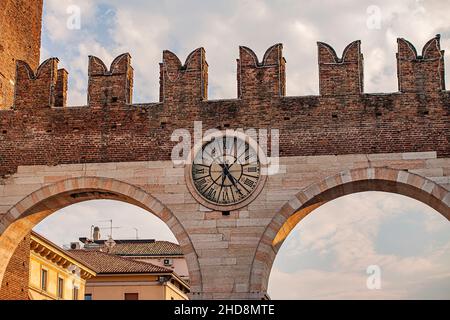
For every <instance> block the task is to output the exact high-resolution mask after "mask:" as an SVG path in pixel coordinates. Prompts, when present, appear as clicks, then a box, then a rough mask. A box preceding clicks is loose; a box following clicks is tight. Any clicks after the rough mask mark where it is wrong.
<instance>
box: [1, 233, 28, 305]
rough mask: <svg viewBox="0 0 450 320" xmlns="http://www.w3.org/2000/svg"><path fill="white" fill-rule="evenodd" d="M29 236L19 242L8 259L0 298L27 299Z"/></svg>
mask: <svg viewBox="0 0 450 320" xmlns="http://www.w3.org/2000/svg"><path fill="white" fill-rule="evenodd" d="M29 266H30V236H29V235H28V236H26V237H25V238H24V239H23V241H22V242H21V243H20V244H19V246H18V247H17V249H16V251H14V255H13V256H12V258H11V260H10V261H9V264H8V267H7V269H6V273H5V277H4V278H3V282H2V285H1V289H0V300H28V278H29Z"/></svg>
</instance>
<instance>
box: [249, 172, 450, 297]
mask: <svg viewBox="0 0 450 320" xmlns="http://www.w3.org/2000/svg"><path fill="white" fill-rule="evenodd" d="M368 191H380V192H388V193H393V194H399V195H403V196H406V197H409V198H412V199H415V200H418V201H420V202H422V203H424V204H426V205H428V206H430V207H431V208H433V209H435V210H436V211H437V212H439V213H440V214H442V215H443V216H444V218H446V219H447V220H450V209H449V203H450V192H449V191H448V190H447V189H446V188H444V187H443V186H440V185H438V184H436V183H434V182H433V181H431V180H428V179H426V178H424V177H421V176H419V175H416V174H412V173H409V172H406V171H401V170H395V169H388V168H364V169H355V170H349V171H345V172H342V173H340V174H338V175H335V176H332V177H328V178H326V179H325V180H323V181H320V182H318V183H315V184H313V185H310V186H309V187H307V188H305V189H303V190H302V191H300V192H299V193H298V194H297V195H296V196H295V197H294V198H292V199H291V200H290V201H288V202H287V203H286V204H285V205H284V206H283V207H282V209H281V210H280V211H279V212H277V213H276V214H275V215H274V217H273V219H272V221H271V223H270V224H269V225H268V227H267V228H266V231H265V232H264V234H263V236H262V238H261V240H260V243H259V245H258V248H257V250H256V253H255V257H254V260H253V265H252V271H251V275H250V288H251V291H252V292H253V293H254V294H259V295H260V296H261V297H263V296H264V295H266V294H267V289H268V282H269V276H270V272H271V270H272V267H273V263H274V260H275V258H276V256H277V253H278V251H279V250H280V248H281V246H282V245H283V243H284V241H285V240H286V238H287V237H288V236H289V234H290V233H291V232H292V230H293V229H294V228H295V226H296V225H297V224H298V223H299V222H300V221H302V220H303V219H304V218H305V217H306V216H307V215H309V214H310V213H311V212H313V211H314V210H316V209H318V208H319V207H321V206H323V205H324V204H326V203H328V202H330V201H333V200H335V199H338V198H341V197H343V196H346V195H351V194H355V193H361V192H368Z"/></svg>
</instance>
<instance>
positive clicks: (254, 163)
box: [191, 135, 263, 210]
mask: <svg viewBox="0 0 450 320" xmlns="http://www.w3.org/2000/svg"><path fill="white" fill-rule="evenodd" d="M191 179H192V186H193V187H194V188H195V192H196V193H197V194H198V195H200V197H201V198H202V199H203V200H206V202H207V203H206V206H207V207H210V208H211V206H210V205H208V204H212V205H213V207H212V208H213V209H224V210H225V209H226V208H227V207H236V206H237V205H239V204H242V203H244V202H246V201H248V200H249V199H251V198H252V196H254V194H255V193H257V192H255V191H257V190H258V189H260V188H259V187H260V185H261V182H262V180H263V177H262V176H261V163H260V159H259V157H258V151H257V147H255V146H252V145H251V144H250V143H249V142H248V141H246V140H244V139H242V138H240V137H237V136H227V135H223V136H219V137H215V138H212V139H211V140H210V141H209V142H207V143H206V144H204V145H203V146H202V148H201V149H200V150H198V151H197V153H196V154H195V158H194V161H193V163H192V166H191ZM255 196H256V195H255ZM244 205H245V204H244Z"/></svg>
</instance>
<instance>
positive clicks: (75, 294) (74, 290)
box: [72, 287, 92, 300]
mask: <svg viewBox="0 0 450 320" xmlns="http://www.w3.org/2000/svg"><path fill="white" fill-rule="evenodd" d="M78 290H79V289H78V287H73V294H72V300H78ZM91 298H92V297H91ZM91 300H92V299H91Z"/></svg>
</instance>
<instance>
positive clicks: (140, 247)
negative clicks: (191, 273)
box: [90, 240, 183, 256]
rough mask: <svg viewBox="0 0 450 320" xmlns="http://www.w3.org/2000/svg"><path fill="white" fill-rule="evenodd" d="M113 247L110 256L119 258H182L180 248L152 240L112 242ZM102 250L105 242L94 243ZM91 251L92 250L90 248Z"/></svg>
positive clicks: (166, 242)
mask: <svg viewBox="0 0 450 320" xmlns="http://www.w3.org/2000/svg"><path fill="white" fill-rule="evenodd" d="M114 241H115V242H116V244H115V246H114V247H113V248H112V249H111V251H110V253H111V254H116V255H119V256H182V255H183V252H182V251H181V247H180V246H179V245H178V244H176V243H172V242H169V241H154V240H114ZM95 243H96V244H98V245H100V247H99V248H102V247H103V245H104V243H105V241H104V240H99V241H96V242H95ZM90 250H92V248H90Z"/></svg>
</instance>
